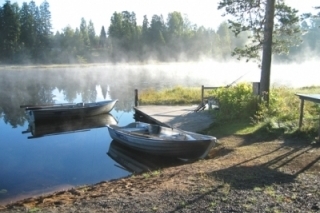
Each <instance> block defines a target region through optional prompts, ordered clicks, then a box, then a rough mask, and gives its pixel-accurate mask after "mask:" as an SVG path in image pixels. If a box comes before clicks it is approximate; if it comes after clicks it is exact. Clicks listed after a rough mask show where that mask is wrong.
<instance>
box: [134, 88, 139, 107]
mask: <svg viewBox="0 0 320 213" xmlns="http://www.w3.org/2000/svg"><path fill="white" fill-rule="evenodd" d="M134 106H135V107H137V106H139V96H138V89H135V90H134Z"/></svg>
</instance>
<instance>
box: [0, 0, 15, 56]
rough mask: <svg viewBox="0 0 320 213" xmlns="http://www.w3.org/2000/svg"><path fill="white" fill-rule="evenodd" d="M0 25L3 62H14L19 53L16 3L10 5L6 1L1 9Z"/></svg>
mask: <svg viewBox="0 0 320 213" xmlns="http://www.w3.org/2000/svg"><path fill="white" fill-rule="evenodd" d="M1 14H2V17H1V20H2V24H1V37H2V40H1V41H0V43H1V44H0V48H1V50H0V51H1V54H0V55H2V56H3V58H4V59H5V60H8V61H11V62H13V61H14V56H15V54H16V53H17V52H18V51H19V48H20V47H19V38H20V22H19V6H18V4H17V3H14V4H11V3H10V1H6V3H5V4H4V5H3V8H2V12H1Z"/></svg>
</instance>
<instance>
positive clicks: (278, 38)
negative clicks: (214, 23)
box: [218, 0, 302, 61]
mask: <svg viewBox="0 0 320 213" xmlns="http://www.w3.org/2000/svg"><path fill="white" fill-rule="evenodd" d="M265 5H267V0H262V1H252V0H244V1H237V0H221V1H220V2H219V6H218V9H224V10H225V12H226V14H228V15H231V16H233V17H234V18H233V19H232V20H229V26H230V28H231V29H232V31H233V32H234V34H235V35H240V34H241V33H243V32H250V33H251V36H249V37H248V38H249V41H250V42H248V43H247V44H246V46H245V47H237V48H235V50H234V52H233V55H236V56H238V59H240V58H242V57H244V58H247V60H250V59H256V60H258V61H260V51H261V49H262V46H263V44H264V42H265V38H264V30H265V29H264V27H265V22H266V18H265V17H266V10H267V9H266V8H265V7H266V6H265ZM274 9H275V13H274V27H273V43H272V46H273V48H272V51H273V52H274V53H278V54H281V53H288V52H289V48H290V47H291V46H294V45H297V44H299V43H301V39H300V37H301V35H302V33H301V29H300V26H299V18H298V16H297V13H298V11H297V10H296V9H293V8H291V7H289V6H287V5H286V4H285V3H284V1H283V0H280V1H276V4H275V8H274Z"/></svg>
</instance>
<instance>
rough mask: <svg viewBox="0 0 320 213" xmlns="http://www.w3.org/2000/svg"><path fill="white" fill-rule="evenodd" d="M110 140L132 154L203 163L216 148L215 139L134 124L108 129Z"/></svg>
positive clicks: (173, 129)
mask: <svg viewBox="0 0 320 213" xmlns="http://www.w3.org/2000/svg"><path fill="white" fill-rule="evenodd" d="M107 127H108V131H109V134H110V136H111V138H112V139H113V140H116V141H118V142H119V143H121V144H123V145H125V146H127V147H129V148H132V149H134V150H137V151H140V152H144V153H148V154H153V155H159V156H170V157H177V158H182V159H203V158H205V157H206V156H207V154H208V153H209V151H210V149H211V148H212V147H213V146H214V145H215V143H216V141H217V139H216V137H214V136H210V135H202V134H198V133H194V132H189V131H183V130H180V129H175V128H168V127H163V126H160V125H157V124H148V123H143V122H133V123H130V124H128V125H127V126H123V127H120V126H118V125H107Z"/></svg>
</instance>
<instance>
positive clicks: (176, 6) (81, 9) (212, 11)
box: [0, 0, 320, 34]
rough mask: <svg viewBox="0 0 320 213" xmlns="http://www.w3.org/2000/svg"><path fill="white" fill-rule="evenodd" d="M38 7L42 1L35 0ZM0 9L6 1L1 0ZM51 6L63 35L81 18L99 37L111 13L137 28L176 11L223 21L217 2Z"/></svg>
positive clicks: (195, 19)
mask: <svg viewBox="0 0 320 213" xmlns="http://www.w3.org/2000/svg"><path fill="white" fill-rule="evenodd" d="M10 1H11V3H15V2H17V3H18V4H19V6H22V3H23V2H27V3H29V2H30V1H31V0H10ZM34 1H35V3H36V5H37V6H40V5H41V3H43V2H44V0H34ZM285 1H286V3H287V4H288V5H289V6H292V7H294V8H296V9H298V10H299V11H301V12H310V11H312V7H313V6H318V5H320V2H319V0H304V1H301V0H285ZM0 2H1V6H2V5H3V4H4V2H5V0H0ZM47 2H48V3H49V5H50V12H51V23H52V27H53V29H52V31H53V32H56V31H60V32H61V31H62V29H63V28H65V27H66V26H68V25H69V26H71V27H72V28H73V29H75V28H77V27H78V28H79V26H80V22H81V18H84V19H85V20H86V21H87V23H89V21H90V20H91V21H92V22H93V24H94V27H95V31H96V34H100V30H101V28H102V26H104V27H105V29H106V30H107V28H108V27H109V25H110V18H111V17H112V14H113V13H114V12H122V11H129V12H135V14H136V18H137V24H138V25H142V21H143V16H144V15H147V18H148V20H149V21H151V19H152V16H153V15H163V17H164V20H165V21H166V19H167V15H168V13H170V12H173V11H177V12H180V13H181V14H182V15H187V16H188V19H189V21H190V22H191V23H192V24H196V25H197V26H198V27H199V26H204V27H205V28H212V29H217V27H218V26H219V24H220V23H221V22H223V21H224V20H226V18H224V17H222V16H221V15H222V12H223V11H221V10H217V6H218V2H219V0H89V1H88V0H86V1H79V0H47Z"/></svg>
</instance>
